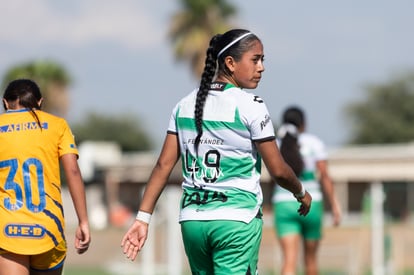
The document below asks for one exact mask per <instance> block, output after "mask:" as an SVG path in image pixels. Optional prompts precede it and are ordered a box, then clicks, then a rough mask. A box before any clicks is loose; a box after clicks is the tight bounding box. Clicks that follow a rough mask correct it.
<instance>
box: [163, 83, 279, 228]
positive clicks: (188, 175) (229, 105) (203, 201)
mask: <svg viewBox="0 0 414 275" xmlns="http://www.w3.org/2000/svg"><path fill="white" fill-rule="evenodd" d="M196 95H197V90H195V91H193V92H192V93H190V94H189V95H188V96H186V97H184V98H183V99H182V100H181V101H180V102H179V103H178V104H177V105H176V106H175V108H174V110H173V113H172V116H171V119H170V123H169V127H168V132H169V133H175V134H178V138H179V141H180V150H181V160H182V174H183V176H184V181H183V183H182V187H183V190H184V193H183V197H182V201H181V212H180V221H185V220H237V221H244V222H250V221H251V220H252V219H253V218H254V217H255V216H256V215H257V213H258V211H259V209H260V207H261V204H262V201H263V195H262V191H261V187H260V182H259V180H260V173H261V158H260V157H259V155H258V152H257V150H256V148H255V145H254V142H253V141H262V140H271V139H274V138H275V135H274V129H273V125H272V121H271V119H270V115H269V112H268V110H267V107H266V105H265V104H264V102H263V100H262V99H261V98H260V97H258V96H256V95H253V94H251V93H247V92H245V91H243V90H242V89H240V88H237V87H235V86H233V85H231V84H226V83H213V84H212V85H211V90H210V91H209V94H208V96H207V99H206V102H205V106H204V112H203V135H202V137H201V141H200V144H199V148H198V155H197V154H196V151H195V144H194V142H195V138H196V136H197V130H196V127H195V121H194V106H195V101H196Z"/></svg>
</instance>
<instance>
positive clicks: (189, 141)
mask: <svg viewBox="0 0 414 275" xmlns="http://www.w3.org/2000/svg"><path fill="white" fill-rule="evenodd" d="M187 144H195V138H189V139H187ZM199 144H210V145H223V144H224V140H222V139H215V138H214V139H210V138H202V139H200V143H199Z"/></svg>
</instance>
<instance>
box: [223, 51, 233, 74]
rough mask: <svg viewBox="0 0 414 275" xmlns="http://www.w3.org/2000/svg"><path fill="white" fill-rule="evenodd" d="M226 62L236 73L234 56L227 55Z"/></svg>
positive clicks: (231, 70) (230, 69)
mask: <svg viewBox="0 0 414 275" xmlns="http://www.w3.org/2000/svg"><path fill="white" fill-rule="evenodd" d="M224 64H226V67H227V68H228V69H229V71H230V72H231V73H234V70H235V65H236V61H235V60H234V58H233V57H232V56H229V55H228V56H226V58H224Z"/></svg>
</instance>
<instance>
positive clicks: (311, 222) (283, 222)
mask: <svg viewBox="0 0 414 275" xmlns="http://www.w3.org/2000/svg"><path fill="white" fill-rule="evenodd" d="M298 209H299V203H298V202H294V201H292V202H290V201H289V202H278V203H274V204H273V210H274V211H273V213H274V224H275V229H276V234H277V236H278V237H279V238H281V237H284V236H286V235H290V234H300V235H302V236H303V238H304V239H307V240H319V239H321V237H322V218H323V202H321V201H317V202H312V206H311V208H310V211H309V213H308V215H306V216H305V217H304V216H300V215H299V213H298Z"/></svg>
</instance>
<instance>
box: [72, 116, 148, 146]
mask: <svg viewBox="0 0 414 275" xmlns="http://www.w3.org/2000/svg"><path fill="white" fill-rule="evenodd" d="M72 132H73V134H74V135H75V138H76V143H77V144H80V143H81V142H82V141H86V140H96V141H114V142H117V143H118V144H119V145H120V146H121V149H122V151H123V152H130V151H145V150H149V149H151V147H152V146H153V145H152V143H151V139H150V138H149V136H148V135H147V134H146V133H145V132H144V131H143V130H142V129H141V126H140V123H139V121H138V120H137V117H136V115H131V114H123V115H119V116H113V115H102V114H97V113H90V114H88V115H87V116H86V118H84V119H83V121H82V123H77V124H73V125H72Z"/></svg>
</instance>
